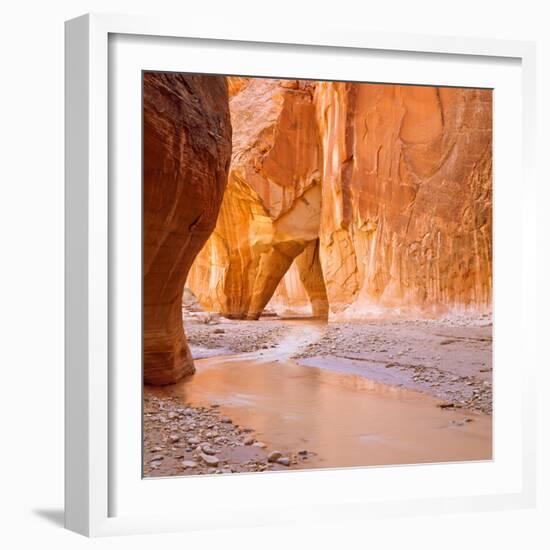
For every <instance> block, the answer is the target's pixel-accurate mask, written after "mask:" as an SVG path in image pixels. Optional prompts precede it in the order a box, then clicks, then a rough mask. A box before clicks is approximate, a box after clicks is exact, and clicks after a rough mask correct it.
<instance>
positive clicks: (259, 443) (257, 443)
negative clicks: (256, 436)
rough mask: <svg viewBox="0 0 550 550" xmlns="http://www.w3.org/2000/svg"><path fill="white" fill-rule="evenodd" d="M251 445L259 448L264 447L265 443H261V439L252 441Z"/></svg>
mask: <svg viewBox="0 0 550 550" xmlns="http://www.w3.org/2000/svg"><path fill="white" fill-rule="evenodd" d="M252 446H253V447H259V448H260V449H265V448H266V447H267V445H266V444H265V443H262V442H261V441H256V442H254V443H252Z"/></svg>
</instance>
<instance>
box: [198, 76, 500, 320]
mask: <svg viewBox="0 0 550 550" xmlns="http://www.w3.org/2000/svg"><path fill="white" fill-rule="evenodd" d="M228 81H229V87H230V90H231V95H232V98H231V101H230V110H231V117H232V124H233V128H234V135H233V156H232V161H231V169H230V175H229V183H228V187H227V191H226V193H225V196H224V200H223V204H222V207H221V210H220V216H219V218H218V222H217V225H216V229H215V231H214V233H213V234H212V236H211V238H210V239H209V240H208V242H207V244H206V246H205V247H204V249H203V250H202V251H201V253H200V254H199V256H198V258H197V261H196V262H195V264H194V265H193V268H192V270H191V273H190V276H189V286H190V288H191V289H192V290H193V292H194V293H195V294H196V296H197V297H198V299H199V301H200V302H201V304H202V305H203V306H204V307H205V308H207V309H210V310H214V311H219V312H221V313H222V314H224V315H226V316H228V317H233V318H251V319H254V318H257V317H258V316H259V315H260V313H261V311H262V310H263V308H264V307H265V306H266V304H267V303H268V301H269V300H270V299H271V298H272V297H273V299H272V302H271V304H270V307H271V306H273V307H274V308H275V309H277V310H278V311H295V312H304V310H306V309H308V308H310V307H311V308H312V311H313V313H314V314H315V315H319V316H326V315H327V312H329V311H330V315H331V316H340V315H342V316H349V317H362V316H368V315H371V314H376V313H380V312H382V313H383V312H388V311H396V312H407V311H410V312H415V313H420V314H438V313H443V312H445V311H448V310H451V309H464V308H470V309H475V310H488V309H490V307H491V299H492V298H491V297H492V284H491V283H492V218H491V213H492V92H491V91H490V90H476V89H464V88H437V87H424V86H400V85H382V84H380V85H378V84H354V83H342V82H308V81H295V80H288V81H285V80H268V79H253V78H242V77H231V78H229V79H228Z"/></svg>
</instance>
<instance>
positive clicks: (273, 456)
mask: <svg viewBox="0 0 550 550" xmlns="http://www.w3.org/2000/svg"><path fill="white" fill-rule="evenodd" d="M282 456H283V453H281V452H280V451H271V452H270V453H269V455H268V457H267V460H268V462H277V461H278V460H279V459H280V458H281V457H282Z"/></svg>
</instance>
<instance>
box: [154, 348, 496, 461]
mask: <svg viewBox="0 0 550 550" xmlns="http://www.w3.org/2000/svg"><path fill="white" fill-rule="evenodd" d="M196 367H197V372H196V374H195V375H194V376H192V377H190V378H188V379H186V380H184V381H183V382H180V383H179V384H177V385H175V386H172V387H170V388H169V389H166V390H165V391H166V392H167V393H170V394H172V395H174V394H175V395H177V396H180V397H181V399H182V401H184V402H186V403H190V404H193V405H199V406H206V405H211V404H214V403H215V404H218V405H219V406H220V409H221V410H222V412H224V414H227V415H229V416H230V417H231V418H233V419H234V421H235V422H237V423H238V424H240V425H245V426H249V427H251V428H253V429H254V430H255V431H256V435H257V438H258V439H260V440H261V441H264V442H265V443H266V444H267V445H268V447H269V448H272V449H278V450H281V451H284V452H296V451H298V450H301V449H307V450H308V451H313V452H314V453H317V454H316V455H315V456H314V457H313V458H312V460H310V461H308V463H307V464H304V466H303V467H309V468H311V467H316V468H319V467H342V466H369V465H382V464H411V463H425V462H447V461H459V460H486V459H491V457H492V442H491V417H488V416H484V415H476V414H473V413H468V412H464V411H459V410H441V409H440V408H438V407H437V402H436V401H435V400H434V399H433V398H432V397H430V396H427V395H424V394H420V393H416V392H412V391H409V390H404V389H402V388H399V387H396V386H389V385H385V384H380V383H377V382H373V381H371V380H368V379H367V378H365V377H362V376H358V375H350V374H345V373H342V372H336V371H332V370H330V369H320V368H316V367H310V366H302V365H298V364H296V363H294V362H292V361H288V360H285V361H282V360H265V359H264V360H261V361H259V360H258V359H257V358H253V359H250V357H247V356H246V355H243V356H226V357H210V358H207V359H201V360H197V361H196ZM466 418H468V419H470V421H467V422H465V419H466Z"/></svg>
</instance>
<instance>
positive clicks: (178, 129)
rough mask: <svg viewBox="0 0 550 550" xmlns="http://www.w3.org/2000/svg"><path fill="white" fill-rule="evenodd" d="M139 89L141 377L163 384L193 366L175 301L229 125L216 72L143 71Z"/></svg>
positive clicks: (212, 215)
mask: <svg viewBox="0 0 550 550" xmlns="http://www.w3.org/2000/svg"><path fill="white" fill-rule="evenodd" d="M143 87H144V88H143V108H144V111H143V123H144V133H143V135H144V181H143V205H144V212H143V224H144V228H143V229H144V243H143V245H144V247H143V254H144V258H143V273H144V279H143V289H144V311H143V313H144V326H143V329H144V334H143V347H144V381H145V382H146V383H150V384H169V383H173V382H176V381H177V380H178V379H180V378H181V377H182V376H184V375H185V374H189V373H192V372H193V371H194V367H193V361H192V358H191V355H190V352H189V349H188V346H187V342H186V339H185V334H184V331H183V323H182V308H181V299H182V294H183V288H184V284H185V280H186V277H187V273H188V271H189V268H190V267H191V264H192V262H193V260H194V258H195V256H196V254H197V253H198V252H199V250H200V249H201V247H202V246H203V244H204V243H205V241H206V240H207V239H208V237H209V235H210V233H211V232H212V230H213V229H214V226H215V223H216V219H217V217H218V210H219V207H220V204H221V201H222V197H223V192H224V189H225V186H226V182H227V171H228V168H229V161H230V155H231V122H230V117H229V107H228V93H227V84H226V81H225V78H223V77H214V76H187V75H182V74H172V73H145V75H144V80H143Z"/></svg>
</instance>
